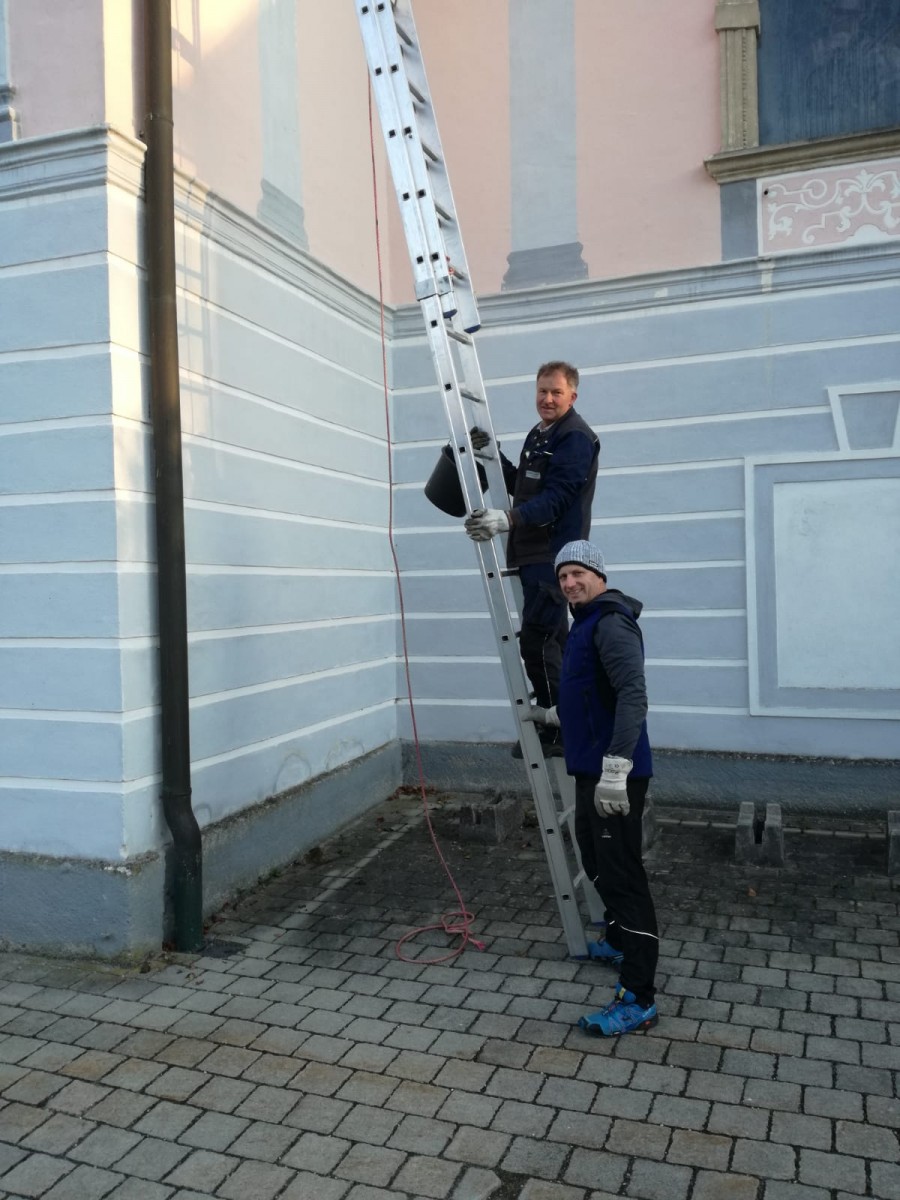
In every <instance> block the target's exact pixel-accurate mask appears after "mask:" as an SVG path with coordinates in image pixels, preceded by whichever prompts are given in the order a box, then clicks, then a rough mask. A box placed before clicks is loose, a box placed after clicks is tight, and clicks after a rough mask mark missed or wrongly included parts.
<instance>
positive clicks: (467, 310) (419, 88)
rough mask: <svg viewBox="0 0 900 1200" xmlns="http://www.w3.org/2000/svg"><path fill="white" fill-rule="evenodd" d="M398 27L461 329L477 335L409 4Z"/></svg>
mask: <svg viewBox="0 0 900 1200" xmlns="http://www.w3.org/2000/svg"><path fill="white" fill-rule="evenodd" d="M394 21H395V25H396V26H397V27H398V28H399V29H400V30H402V32H403V34H404V35H405V36H402V37H400V39H399V41H400V51H401V54H402V56H403V62H404V66H405V68H406V76H407V82H408V86H409V90H410V99H411V104H412V107H413V110H414V116H415V117H416V118H417V126H418V128H419V131H420V137H421V138H422V140H423V141H424V142H425V143H426V144H427V146H428V147H429V148H430V150H431V151H432V154H433V156H434V157H429V158H428V159H427V161H426V166H427V167H428V172H429V178H430V181H431V191H432V194H433V196H434V199H435V202H436V204H437V208H438V212H439V214H440V216H441V218H442V219H441V232H442V234H443V240H444V245H445V246H446V249H447V253H448V256H449V258H450V261H451V263H452V264H453V268H454V282H453V287H454V291H455V292H456V294H457V301H458V302H459V312H460V314H461V316H462V326H463V328H464V329H465V330H467V331H468V332H470V333H471V332H474V331H475V330H476V329H478V328H479V327H480V325H481V320H480V317H479V315H478V302H477V300H476V298H475V291H474V289H473V287H472V279H471V274H470V272H469V263H468V260H467V258H466V251H465V247H464V245H463V240H462V233H461V230H460V227H459V221H458V219H457V216H456V205H455V203H454V200H453V190H452V188H451V187H450V177H449V174H448V172H447V165H446V160H445V158H444V149H443V146H442V145H441V135H440V132H439V130H438V125H437V119H436V117H435V115H434V105H433V103H432V100H431V90H430V88H429V86H428V76H427V74H426V71H425V63H424V61H423V59H422V54H421V50H420V47H419V38H418V34H417V32H416V23H415V18H414V17H413V12H412V7H411V5H410V4H409V3H403V2H402V0H398V3H396V4H395V5H394Z"/></svg>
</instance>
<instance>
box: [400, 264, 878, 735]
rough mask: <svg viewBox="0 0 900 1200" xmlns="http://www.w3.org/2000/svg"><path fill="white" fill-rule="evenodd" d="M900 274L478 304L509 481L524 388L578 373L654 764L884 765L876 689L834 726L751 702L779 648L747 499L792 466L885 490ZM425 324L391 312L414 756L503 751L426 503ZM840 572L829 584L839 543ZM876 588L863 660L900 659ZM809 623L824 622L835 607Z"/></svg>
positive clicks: (762, 267) (482, 633)
mask: <svg viewBox="0 0 900 1200" xmlns="http://www.w3.org/2000/svg"><path fill="white" fill-rule="evenodd" d="M898 260H900V254H898V251H897V250H896V249H895V248H893V247H888V248H887V249H881V248H878V249H875V248H873V249H871V250H868V249H867V250H859V251H856V250H843V251H837V252H834V253H832V254H820V255H816V256H810V257H807V258H806V259H801V258H799V257H798V258H794V259H789V260H788V259H785V260H782V261H778V262H776V263H775V264H774V265H773V264H772V263H769V262H763V263H758V262H755V261H747V262H742V263H727V264H723V265H722V266H720V267H714V268H709V269H704V270H696V271H685V272H673V273H668V274H665V275H659V276H655V277H649V276H648V277H643V278H641V279H639V280H635V281H634V282H633V283H630V282H629V281H624V282H623V281H617V282H615V283H611V284H604V283H584V284H576V285H572V286H571V287H570V288H554V289H553V290H552V291H551V290H549V289H548V290H546V291H545V292H544V293H543V294H542V292H541V290H540V289H535V290H534V291H532V292H530V293H524V294H522V295H521V296H518V295H517V296H506V297H504V298H502V299H501V298H488V299H485V300H482V303H481V312H482V318H483V320H484V322H485V327H484V329H483V330H482V331H481V333H479V334H478V335H477V337H478V346H479V354H480V359H481V364H482V369H483V371H484V375H485V379H486V384H487V387H488V397H489V401H490V404H491V413H492V417H493V423H494V427H495V430H496V431H497V432H498V435H499V436H500V438H501V440H502V442H503V444H504V448H505V449H506V452H507V453H508V454H509V455H510V456H511V457H513V458H515V456H516V453H517V451H518V447H519V446H520V444H521V441H522V438H523V436H524V434H525V432H526V431H527V429H528V428H529V427H530V426H531V424H532V423H533V421H534V419H535V415H534V409H533V370H534V368H535V367H536V366H537V364H538V363H540V362H542V361H545V360H547V359H551V358H565V359H569V360H571V361H572V362H574V363H575V364H576V365H577V366H578V367H579V368H580V370H581V373H582V378H581V388H580V393H579V399H578V409H579V411H580V412H581V414H582V416H584V417H585V418H586V419H587V420H588V421H589V422H590V423H591V425H592V426H593V427H594V428H595V429H596V430H597V432H598V433H599V435H600V438H601V441H602V444H603V448H602V450H601V457H600V473H599V475H598V479H597V490H596V499H595V505H594V524H593V536H594V538H595V540H596V541H598V542H599V543H600V545H601V546H602V547H603V549H604V552H605V554H606V558H607V562H608V563H609V566H610V582H611V584H612V585H614V586H619V587H621V588H622V589H623V590H625V591H627V592H630V593H632V594H633V595H635V596H637V597H639V598H640V599H641V600H643V601H644V603H645V605H646V608H645V613H644V617H643V627H644V634H645V640H646V646H647V655H648V682H649V689H650V699H651V709H652V721H651V736H652V737H653V739H654V740H655V742H656V743H657V744H658V745H660V746H666V747H672V748H685V749H701V750H737V751H756V752H763V753H779V754H812V755H829V756H831V755H838V756H848V757H867V756H875V757H896V755H897V745H898V736H897V735H898V725H897V718H898V716H900V713H898V711H897V704H896V702H895V696H894V694H892V693H886V692H885V690H884V688H883V683H882V682H881V681H880V680H879V681H878V682H877V683H876V682H875V681H874V679H873V684H872V687H871V689H868V690H867V696H866V700H865V702H864V703H859V702H855V703H854V702H852V701H850V702H847V703H844V699H845V698H846V697H842V693H843V691H844V690H845V689H843V688H842V687H841V686H840V684H839V683H836V682H834V681H832V686H831V690H830V691H829V690H828V689H825V690H824V691H823V690H822V689H819V690H818V691H815V690H814V691H812V692H811V693H810V694H809V695H804V696H803V697H801V698H800V700H798V699H797V696H796V694H795V693H792V694H791V703H790V704H785V703H784V702H783V696H782V699H780V700H779V702H778V703H777V704H774V703H773V704H770V705H767V704H766V703H760V702H759V701H758V698H757V699H753V697H754V696H756V694H757V692H758V679H759V675H760V672H761V671H762V672H763V674H764V676H765V679H766V680H767V686H768V687H769V690H770V691H772V688H773V687H776V684H775V683H773V681H772V678H771V675H772V670H773V669H774V668H773V667H772V666H771V656H770V655H769V653H768V647H769V645H770V644H771V643H774V642H775V641H777V640H778V639H779V638H780V639H781V642H782V643H784V639H785V638H786V637H787V636H789V631H786V629H785V628H784V624H785V622H784V621H783V622H782V628H779V627H778V622H777V620H776V619H775V617H774V616H772V617H771V618H767V617H765V615H763V616H762V617H761V616H760V613H763V614H765V613H766V612H768V611H769V610H768V609H766V608H765V606H764V605H762V604H761V602H760V603H758V602H757V594H758V593H759V595H762V596H765V597H768V596H769V595H770V594H771V591H772V589H774V588H775V587H776V585H777V580H778V564H777V561H776V560H775V559H773V556H772V554H771V552H770V546H771V543H772V540H773V537H774V529H773V527H772V523H771V518H767V516H766V514H765V512H764V511H763V510H761V509H760V508H759V506H755V505H751V506H750V507H749V508H748V502H747V490H748V483H747V479H748V472H750V477H751V478H752V474H753V471H755V470H756V471H758V470H760V469H761V468H762V467H764V466H765V464H766V463H770V462H783V461H787V462H788V463H796V464H803V465H802V466H800V465H797V466H795V467H791V468H789V469H788V471H787V476H786V477H787V478H793V477H794V476H795V475H796V476H797V478H800V479H807V478H809V479H811V480H814V479H815V478H818V476H819V475H821V474H823V473H824V474H825V475H826V476H827V474H828V472H830V471H833V470H834V466H833V464H834V461H835V460H837V461H838V462H845V463H848V464H849V463H851V462H854V461H855V460H856V459H857V458H858V457H859V456H860V455H866V454H868V455H870V456H871V455H872V454H874V453H875V452H876V451H881V452H883V453H884V454H885V455H886V459H885V460H884V461H885V463H886V464H887V465H882V466H881V467H879V466H878V464H877V462H876V463H874V464H871V465H870V466H868V467H867V468H866V471H867V477H868V476H870V475H871V474H872V473H873V472H874V474H875V476H876V477H878V478H881V477H884V478H889V479H891V480H893V481H894V482H892V483H891V484H890V485H889V488H890V489H895V488H896V479H895V475H896V472H895V471H894V469H893V467H891V466H890V463H891V462H892V461H894V462H895V461H896V456H897V455H898V454H900V440H898V431H897V420H896V415H897V414H896V404H895V399H896V392H897V386H898V379H900V338H898V334H897V326H896V319H895V314H896V312H897V311H898V310H900V284H898V282H897V276H896V267H897V263H898ZM823 285H825V286H823ZM416 318H417V314H416V313H414V312H411V311H410V312H404V313H403V314H402V317H401V319H400V320H398V322H397V332H398V338H397V342H396V345H395V352H394V368H395V385H396V388H397V391H396V399H395V412H396V433H397V437H398V440H399V442H400V445H399V446H398V449H397V453H396V459H395V461H396V467H395V470H396V478H397V480H398V483H399V486H400V489H401V490H399V492H398V497H397V511H398V514H399V516H400V518H401V519H402V521H403V523H404V524H405V525H406V526H407V527H408V528H407V531H406V532H405V533H404V534H403V536H402V537H401V538H400V539H399V545H400V551H401V562H402V565H403V568H404V571H405V573H406V574H405V591H406V605H407V614H408V615H407V623H408V628H409V635H410V650H411V654H412V657H413V664H412V674H413V680H414V684H415V686H416V692H417V699H418V705H417V720H418V727H419V732H420V735H421V736H422V737H423V738H425V739H434V740H447V741H453V740H472V741H492V740H498V739H507V740H508V739H511V738H512V736H513V726H512V721H511V719H510V716H509V712H508V705H507V703H506V699H505V694H504V688H503V682H502V675H501V672H500V668H499V665H498V664H497V661H496V655H495V653H494V650H493V646H492V641H491V634H490V626H489V623H488V621H487V618H486V615H485V605H484V600H483V596H482V589H481V583H480V580H479V578H478V575H477V573H476V571H475V559H474V555H473V552H472V549H471V546H470V545H469V543H468V542H467V539H466V538H465V536H464V535H463V533H462V530H461V527H460V526H461V523H460V522H458V521H453V520H451V519H450V518H448V517H446V516H444V515H443V514H442V513H440V512H439V511H438V510H437V509H435V508H433V507H432V506H431V505H429V503H428V502H427V501H426V500H425V498H424V495H423V493H422V485H423V483H424V480H425V479H427V477H428V474H429V472H430V470H431V468H432V466H433V464H434V462H435V459H436V455H437V453H438V448H439V446H440V444H441V443H442V441H443V440H444V438H445V433H444V429H443V418H442V410H441V406H440V404H439V403H438V402H437V397H436V396H435V393H434V388H433V385H432V383H431V365H430V362H429V360H428V357H427V354H426V353H425V351H424V349H423V347H422V346H421V345H420V344H418V343H417V342H416V340H415V335H416V333H417V320H416ZM860 393H862V394H863V395H862V396H860ZM845 397H846V399H845ZM873 397H874V399H873ZM861 400H864V401H865V403H864V404H861V403H860V401H861ZM866 405H867V407H866ZM845 410H846V413H847V418H846V420H845V417H844V412H845ZM860 414H862V415H860ZM860 421H861V422H862V423H863V424H865V430H863V431H862V432H856V433H855V435H854V436H855V439H856V440H855V441H852V440H851V438H850V435H849V434H848V433H847V432H846V429H847V426H848V422H849V424H850V425H851V426H852V425H853V423H854V422H856V423H859V422H860ZM873 442H877V446H873V444H872V443H873ZM860 447H865V448H864V449H860ZM810 464H811V465H810ZM816 464H819V465H818V466H817V465H816ZM829 464H831V465H829ZM810 471H812V475H810V474H809V473H810ZM889 494H890V497H891V499H889V500H888V501H887V504H888V507H889V508H890V505H891V504H894V505H896V506H898V507H900V490H890V493H889ZM494 502H498V501H494ZM873 519H874V518H873ZM879 520H880V518H879ZM885 520H886V521H887V518H885ZM767 522H768V523H767ZM893 528H894V526H893V525H892V524H891V523H890V521H887V523H886V524H885V528H884V530H881V529H879V528H870V529H862V528H861V529H859V536H860V537H871V538H875V539H877V538H878V537H879V536H881V537H883V538H884V544H885V545H886V546H888V545H891V544H892V541H891V537H890V536H888V535H891V536H892V530H893ZM836 536H837V535H836ZM835 554H836V563H835V567H836V569H837V570H840V557H841V556H840V549H839V545H838V543H837V542H836V545H835ZM786 565H787V564H783V566H786ZM782 575H783V576H785V577H786V578H787V576H788V572H787V571H786V570H785V571H782ZM876 582H877V581H876ZM883 582H884V585H885V586H883V587H875V588H874V589H871V588H870V589H869V590H868V591H867V594H866V598H865V604H864V605H863V606H862V611H861V612H858V613H856V614H854V620H855V621H859V622H862V628H863V629H864V630H865V631H867V635H868V637H869V638H876V639H877V638H886V639H890V638H892V637H893V638H894V639H897V638H898V635H900V629H898V617H897V606H896V603H895V601H894V599H893V597H892V596H891V595H890V594H889V591H888V587H887V585H888V583H889V580H888V579H887V577H885V580H884V581H883ZM873 590H874V593H875V594H874V595H873V594H872V591H873ZM820 603H821V606H822V608H823V610H824V609H827V605H828V597H827V595H826V596H823V597H821V602H820ZM748 611H750V612H751V614H752V617H753V627H752V629H751V628H749V627H748ZM823 627H828V628H832V629H833V628H835V625H834V622H832V623H831V624H828V622H825V625H824V626H823ZM864 636H866V635H865V634H864ZM822 652H823V653H827V648H823V651H822ZM791 655H792V651H791V648H790V646H788V647H787V649H786V650H785V651H783V652H782V655H781V660H780V661H781V663H782V670H783V672H784V673H785V674H786V675H788V674H790V673H791V671H792V670H793V667H789V664H790V663H792V662H793V661H794V660H793V659H792V657H791ZM776 682H777V681H776ZM776 690H777V687H776ZM751 693H753V695H751ZM773 694H774V692H773ZM779 695H781V693H779Z"/></svg>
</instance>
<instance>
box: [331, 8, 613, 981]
mask: <svg viewBox="0 0 900 1200" xmlns="http://www.w3.org/2000/svg"><path fill="white" fill-rule="evenodd" d="M355 3H356V10H357V16H358V18H359V24H360V30H361V33H362V39H363V44H364V46H365V50H366V58H367V59H368V64H369V74H370V77H371V81H372V93H373V97H374V101H375V105H376V108H377V109H378V114H379V117H380V119H381V126H382V131H383V133H384V139H385V144H386V146H387V154H388V160H389V163H390V168H391V174H392V176H393V181H394V187H395V189H396V192H397V199H398V202H399V204H400V215H401V218H402V221H403V230H404V233H405V235H406V244H407V247H408V249H409V254H410V260H411V263H412V269H413V277H414V280H415V288H416V299H417V300H418V301H419V303H420V305H421V308H422V315H423V317H424V320H425V326H426V330H427V334H428V342H429V346H430V348H431V354H432V358H433V359H434V365H435V371H436V373H437V379H438V383H439V386H440V390H441V395H442V397H443V401H444V409H445V411H446V414H447V420H448V422H449V424H450V430H451V438H452V446H453V451H454V457H455V459H456V464H457V468H458V471H459V477H460V483H461V485H462V492H463V496H464V498H465V503H466V509H467V511H468V512H472V511H473V510H474V509H476V508H483V507H484V506H485V502H484V498H483V495H482V489H481V483H480V480H479V475H478V470H479V466H480V467H481V468H482V469H483V471H484V474H485V478H486V480H487V490H488V491H489V492H490V494H491V496H494V497H497V498H498V499H497V501H496V503H497V504H500V505H501V506H503V500H501V499H500V498H501V497H502V498H504V499H505V497H506V496H507V491H506V484H505V482H504V479H503V470H502V467H501V464H500V457H499V453H498V452H497V450H496V446H497V443H496V440H495V438H494V430H493V426H492V424H491V417H490V412H489V411H488V404H487V398H486V393H485V387H484V382H483V380H482V376H481V367H480V365H479V362H478V354H477V351H476V349H475V342H474V338H473V336H472V335H473V334H474V333H475V331H476V330H477V329H478V328H479V325H480V321H479V317H478V306H477V304H476V301H475V294H474V292H473V290H472V284H471V280H470V277H469V269H468V264H467V262H466V255H465V250H464V249H463V243H462V238H461V236H460V230H459V224H458V222H457V219H456V210H455V208H454V204H453V196H452V193H451V191H450V181H449V179H448V177H447V169H446V166H445V164H444V157H443V153H442V151H441V143H440V138H439V136H438V129H437V123H436V121H435V116H434V111H433V108H432V104H431V95H430V93H429V90H428V83H427V81H426V78H425V69H424V66H423V63H422V55H421V52H420V49H419V41H418V37H417V35H416V27H415V23H414V21H413V14H412V7H411V3H410V0H355ZM474 425H477V426H478V427H479V428H481V429H483V430H485V431H486V432H487V433H488V434H489V435H490V441H489V443H488V445H487V447H485V449H484V450H482V451H476V450H474V449H473V447H472V443H471V440H470V436H469V430H470V429H471V428H472V427H473V426H474ZM504 540H505V539H504ZM498 543H499V539H497V538H494V539H492V540H491V541H489V542H473V545H474V546H475V548H476V551H477V553H478V558H479V564H480V567H481V576H482V580H483V582H484V588H485V594H486V596H487V603H488V609H489V613H490V618H491V624H492V626H493V629H494V634H495V636H496V639H497V645H498V648H499V651H500V662H501V664H502V666H503V673H504V676H505V678H506V686H507V690H508V692H509V697H510V701H511V703H512V706H513V712H514V714H515V717H516V725H517V727H518V733H519V741H520V743H521V745H522V748H523V754H524V763H525V766H526V769H527V771H528V774H529V779H530V783H531V790H532V794H533V796H534V804H535V809H536V811H537V815H538V823H539V826H540V830H541V838H542V841H543V844H544V851H545V853H546V856H547V862H548V864H549V866H550V875H551V878H552V881H553V889H554V892H555V894H556V902H557V905H558V907H559V914H560V918H561V920H562V925H563V929H564V931H565V935H566V940H567V942H568V946H569V953H570V954H572V955H573V956H575V957H579V958H586V957H588V947H587V940H586V938H585V933H584V925H583V922H582V919H581V914H580V912H579V907H578V898H577V897H578V888H579V887H581V888H582V889H583V893H584V896H585V899H586V901H587V905H588V910H589V912H590V917H591V920H592V921H594V922H600V921H601V920H602V919H603V906H602V904H601V902H600V897H599V896H598V895H597V892H596V889H595V888H594V886H593V884H592V883H591V882H590V880H587V879H586V878H585V877H584V872H583V871H582V870H581V869H580V862H579V861H578V858H577V854H578V852H577V847H576V843H575V837H574V828H573V826H574V809H575V788H574V781H573V780H572V779H571V778H570V777H569V776H568V775H567V774H566V772H565V767H564V766H563V764H562V760H560V759H554V760H552V761H553V762H554V764H555V765H556V767H557V785H558V788H559V793H560V798H561V803H560V804H558V803H557V799H556V795H555V793H554V789H553V785H552V783H551V780H550V776H549V772H548V769H547V763H546V761H545V759H544V756H543V753H542V751H541V744H540V740H539V738H538V734H537V728H536V726H535V725H534V724H533V723H532V722H530V721H523V720H522V719H521V717H522V715H523V714H524V713H526V712H527V711H528V709H529V706H530V703H531V700H530V691H529V686H528V682H527V679H526V677H525V671H524V668H523V666H522V660H521V658H520V657H519V647H518V642H517V639H516V628H515V625H514V622H513V615H512V613H511V611H510V607H509V603H508V601H507V594H506V590H505V586H504V579H505V578H507V577H510V578H511V581H512V587H513V589H514V595H515V598H516V604H517V607H518V610H519V612H521V607H522V605H521V587H520V584H519V579H518V574H517V573H516V572H514V571H512V572H510V571H507V570H506V568H505V566H503V565H501V562H500V559H499V557H498ZM563 823H565V824H566V825H567V827H568V829H569V834H570V838H571V843H572V847H573V855H574V856H575V859H576V863H575V870H574V872H573V871H572V869H571V868H570V859H569V856H568V853H567V851H566V847H565V844H564V841H563V837H562V826H563Z"/></svg>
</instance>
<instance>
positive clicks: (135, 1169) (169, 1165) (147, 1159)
mask: <svg viewBox="0 0 900 1200" xmlns="http://www.w3.org/2000/svg"><path fill="white" fill-rule="evenodd" d="M189 1153H190V1151H189V1149H188V1147H187V1146H176V1145H174V1144H173V1143H172V1142H163V1141H160V1140H159V1138H147V1137H145V1138H141V1140H140V1141H139V1142H138V1143H137V1144H136V1145H135V1146H134V1148H133V1149H131V1150H129V1151H128V1153H127V1154H126V1155H125V1156H124V1157H123V1158H121V1159H119V1161H118V1162H117V1163H116V1170H118V1171H121V1172H122V1174H123V1175H137V1176H139V1177H140V1178H141V1179H150V1180H156V1181H159V1180H162V1179H163V1177H164V1176H166V1175H168V1174H169V1173H170V1171H173V1170H174V1169H175V1167H176V1166H177V1165H178V1164H179V1163H180V1162H181V1160H182V1159H183V1158H186V1157H187V1156H188V1154H189Z"/></svg>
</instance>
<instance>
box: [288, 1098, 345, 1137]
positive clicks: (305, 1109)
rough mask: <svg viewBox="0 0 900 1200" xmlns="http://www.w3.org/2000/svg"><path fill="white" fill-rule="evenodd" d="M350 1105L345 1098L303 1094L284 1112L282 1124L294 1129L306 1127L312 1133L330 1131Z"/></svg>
mask: <svg viewBox="0 0 900 1200" xmlns="http://www.w3.org/2000/svg"><path fill="white" fill-rule="evenodd" d="M351 1107H352V1105H350V1104H349V1103H348V1102H347V1101H346V1100H333V1099H331V1098H330V1097H322V1096H315V1095H313V1096H304V1097H302V1099H300V1100H298V1102H297V1103H296V1105H295V1106H294V1107H293V1108H292V1109H291V1111H290V1112H289V1113H286V1114H285V1116H284V1118H283V1120H282V1124H284V1125H290V1126H291V1127H292V1128H295V1129H308V1130H310V1131H311V1132H313V1133H330V1132H331V1131H332V1130H333V1129H335V1128H336V1127H337V1126H338V1125H339V1124H340V1123H341V1121H342V1120H343V1119H344V1117H345V1116H346V1115H347V1113H348V1112H349V1111H350V1109H351Z"/></svg>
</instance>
